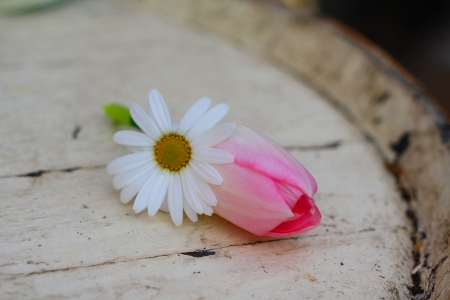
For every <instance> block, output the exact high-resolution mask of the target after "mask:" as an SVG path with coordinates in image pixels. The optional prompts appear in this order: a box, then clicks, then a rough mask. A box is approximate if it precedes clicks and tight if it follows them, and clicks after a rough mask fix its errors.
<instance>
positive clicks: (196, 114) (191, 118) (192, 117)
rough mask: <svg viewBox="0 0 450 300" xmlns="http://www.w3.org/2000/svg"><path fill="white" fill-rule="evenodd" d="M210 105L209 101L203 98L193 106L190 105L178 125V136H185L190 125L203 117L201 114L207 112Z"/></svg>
mask: <svg viewBox="0 0 450 300" xmlns="http://www.w3.org/2000/svg"><path fill="white" fill-rule="evenodd" d="M210 105H211V99H209V98H208V97H203V98H201V99H200V100H198V101H197V102H195V103H194V105H192V106H191V108H189V110H188V111H187V112H186V114H185V115H184V117H183V119H181V121H180V124H178V128H177V130H178V132H179V133H180V134H185V133H186V132H188V130H189V129H191V127H192V125H194V124H195V122H197V121H198V119H200V117H201V116H203V114H204V113H205V112H206V111H207V110H208V108H209V106H210Z"/></svg>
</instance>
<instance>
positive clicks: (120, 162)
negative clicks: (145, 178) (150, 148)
mask: <svg viewBox="0 0 450 300" xmlns="http://www.w3.org/2000/svg"><path fill="white" fill-rule="evenodd" d="M152 160H153V156H152V154H151V153H150V152H137V153H132V154H127V155H124V156H121V157H118V158H116V159H115V160H113V161H112V162H110V163H109V164H108V165H107V166H106V173H108V174H109V175H115V174H119V173H124V172H127V171H130V170H133V169H136V168H138V167H140V166H142V165H145V164H147V163H149V162H150V161H152Z"/></svg>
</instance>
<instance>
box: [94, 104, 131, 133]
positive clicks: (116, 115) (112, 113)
mask: <svg viewBox="0 0 450 300" xmlns="http://www.w3.org/2000/svg"><path fill="white" fill-rule="evenodd" d="M103 110H104V111H105V114H106V116H107V117H109V118H111V119H112V120H113V121H114V123H115V124H119V125H127V126H133V127H136V128H138V129H139V126H137V125H136V123H134V121H133V118H131V115H130V110H129V109H128V108H127V107H125V106H123V105H120V104H117V103H108V104H105V105H103Z"/></svg>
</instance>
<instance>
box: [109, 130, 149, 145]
mask: <svg viewBox="0 0 450 300" xmlns="http://www.w3.org/2000/svg"><path fill="white" fill-rule="evenodd" d="M113 141H114V142H116V143H117V144H121V145H125V146H140V147H142V146H147V147H151V146H153V144H154V143H155V141H154V140H152V139H151V138H149V137H148V135H145V134H143V133H141V132H137V131H131V130H122V131H118V132H116V133H115V134H114V136H113Z"/></svg>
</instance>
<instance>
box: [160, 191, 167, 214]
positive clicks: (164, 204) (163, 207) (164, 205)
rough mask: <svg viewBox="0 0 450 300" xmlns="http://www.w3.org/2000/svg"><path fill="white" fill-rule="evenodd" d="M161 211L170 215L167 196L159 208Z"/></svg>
mask: <svg viewBox="0 0 450 300" xmlns="http://www.w3.org/2000/svg"><path fill="white" fill-rule="evenodd" d="M159 210H162V211H163V212H166V213H168V212H169V204H167V194H166V196H165V197H164V200H163V202H162V204H161V207H160V208H159Z"/></svg>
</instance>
